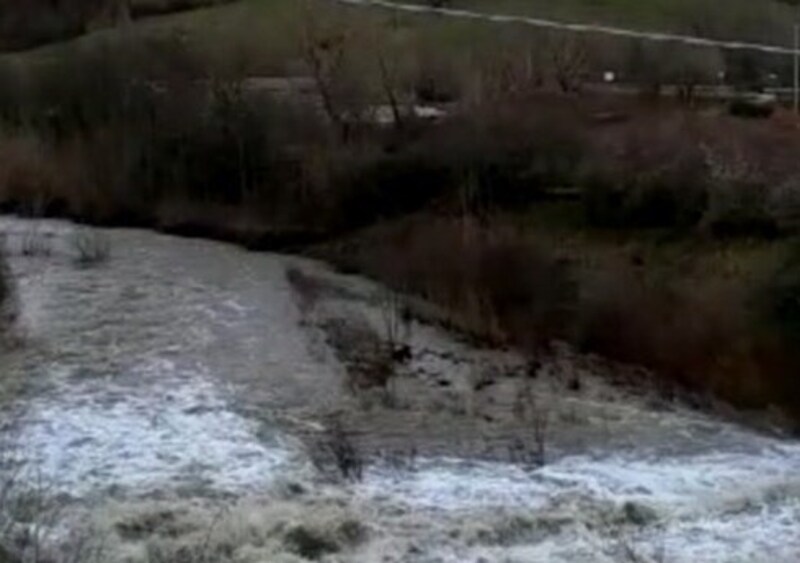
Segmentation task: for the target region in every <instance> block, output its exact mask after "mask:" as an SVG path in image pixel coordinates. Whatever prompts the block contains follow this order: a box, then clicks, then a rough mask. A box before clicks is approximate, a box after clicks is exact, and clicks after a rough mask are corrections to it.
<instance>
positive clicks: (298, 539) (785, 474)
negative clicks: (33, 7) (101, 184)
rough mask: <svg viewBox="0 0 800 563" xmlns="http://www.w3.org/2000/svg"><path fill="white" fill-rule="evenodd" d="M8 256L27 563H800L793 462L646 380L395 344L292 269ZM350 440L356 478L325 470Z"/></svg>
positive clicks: (330, 279) (150, 249)
mask: <svg viewBox="0 0 800 563" xmlns="http://www.w3.org/2000/svg"><path fill="white" fill-rule="evenodd" d="M0 233H2V234H3V235H4V243H5V246H6V251H7V255H8V260H9V263H10V267H11V270H12V272H13V277H14V280H15V285H16V292H17V308H18V313H19V315H18V319H17V322H16V326H15V329H14V337H13V340H14V341H15V342H14V343H12V344H7V345H6V346H5V348H6V349H5V350H4V351H3V352H2V356H0V362H2V363H0V378H2V380H0V385H2V386H3V387H4V389H6V391H5V392H4V393H3V397H4V401H5V404H4V411H3V413H4V415H3V420H2V425H1V426H0V442H1V445H2V447H1V448H0V482H1V483H4V485H3V486H2V487H0V503H2V505H1V506H0V514H2V516H0V532H2V534H3V535H4V536H5V537H7V538H9V539H8V540H7V541H6V544H7V545H12V546H15V547H14V549H16V550H17V551H19V553H20V554H22V556H23V559H24V560H26V561H58V562H61V561H63V562H67V561H69V562H74V563H78V562H79V561H87V562H93V561H110V562H117V561H119V562H122V561H130V562H139V561H143V562H144V561H149V562H155V561H207V562H210V561H237V562H272V561H305V560H321V561H337V562H384V561H385V562H443V563H445V562H446V563H450V562H453V563H457V562H458V563H460V562H495V561H497V562H501V561H502V562H525V563H527V562H539V561H541V562H570V563H571V562H595V561H597V562H612V561H632V562H635V561H658V562H686V563H700V562H748V563H749V562H757V561H763V562H786V563H790V562H797V561H800V443H798V442H797V441H793V440H791V439H789V438H786V437H782V436H781V435H780V434H779V433H777V432H775V433H770V434H767V433H765V432H760V431H756V430H753V429H750V428H747V427H745V426H743V425H741V424H738V423H736V422H733V421H732V419H731V417H727V418H723V417H722V416H720V415H718V414H714V413H713V412H712V410H711V409H709V408H706V407H705V406H698V405H697V404H690V402H687V401H684V400H682V399H680V398H674V399H671V400H666V399H664V398H663V396H661V395H660V394H658V393H655V392H653V391H652V390H650V387H651V386H648V385H646V384H645V382H646V378H647V376H646V374H641V376H640V377H641V381H640V382H639V383H640V385H636V381H635V380H636V377H637V376H636V375H635V374H636V372H635V370H633V371H632V373H633V374H634V376H633V377H631V375H630V374H628V375H627V376H626V377H625V378H621V377H617V376H616V375H617V374H616V373H615V371H614V370H615V369H616V368H614V367H613V366H608V365H604V364H603V363H602V362H600V361H599V360H596V359H590V358H581V357H579V356H577V355H575V354H572V353H570V352H569V351H568V350H560V351H557V352H556V353H554V354H553V355H552V357H548V358H547V359H546V360H544V361H542V363H541V365H535V366H532V365H531V363H530V362H528V361H526V360H525V359H523V358H520V357H517V356H516V355H515V354H514V353H513V352H508V351H496V350H487V349H482V348H478V347H475V346H473V345H471V344H469V343H467V342H465V341H464V340H463V339H460V338H459V337H458V336H457V335H454V334H450V333H448V332H447V331H446V330H444V329H442V328H439V327H438V326H436V325H435V324H432V323H430V322H423V321H421V320H408V321H405V320H404V321H403V323H402V324H403V326H402V330H400V329H399V328H397V326H393V325H397V324H398V323H397V321H396V319H395V318H393V315H394V314H395V311H394V310H393V309H392V307H394V302H395V300H396V299H397V297H396V296H390V295H389V294H388V293H387V292H386V291H385V290H383V289H382V288H380V287H379V286H377V285H376V284H373V283H371V282H369V281H367V280H363V279H360V278H357V277H353V276H344V275H340V274H336V273H334V272H333V271H331V270H330V269H329V268H327V267H326V266H325V265H323V264H319V263H316V262H312V261H308V260H305V259H301V258H297V257H291V256H281V255H276V254H267V253H252V252H247V251H245V250H242V249H239V248H237V247H234V246H231V245H227V244H221V243H216V242H210V241H203V240H189V239H180V238H175V237H170V236H165V235H160V234H155V233H152V232H148V231H143V230H128V229H118V230H117V229H115V230H92V229H88V228H85V227H78V226H75V225H72V224H70V223H66V222H58V221H37V222H31V221H25V220H20V219H16V218H2V219H0ZM87 245H100V246H105V245H108V249H109V255H108V257H107V258H104V259H103V260H102V261H100V260H98V262H97V263H96V264H87V263H81V260H80V254H81V253H82V252H83V251H84V250H83V249H84V247H85V246H87ZM387 296H388V297H387ZM387 339H391V340H393V341H395V340H396V341H402V344H403V345H404V346H406V345H407V346H408V356H409V357H408V358H406V359H404V360H403V362H402V366H398V367H397V373H396V375H395V376H394V377H393V378H392V380H391V382H390V384H388V385H387V386H388V387H389V388H390V392H388V391H383V390H381V391H380V392H376V391H374V390H372V391H364V392H362V391H359V390H354V389H353V386H352V385H351V384H349V383H348V382H349V381H351V379H352V372H353V370H354V369H356V367H357V366H358V365H359V359H358V358H357V357H356V355H355V353H354V352H353V351H354V350H359V349H361V348H364V347H365V346H366V344H367V343H370V342H373V341H374V342H375V343H377V344H375V345H376V346H379V345H380V343H381V342H382V341H385V340H387ZM395 344H396V342H395ZM354 358H355V359H354ZM362 363H363V362H362ZM354 366H356V367H354ZM632 379H633V380H634V381H631V380H632ZM576 382H578V383H576ZM695 403H696V402H695ZM334 426H335V427H336V428H345V429H346V430H347V434H345V435H346V436H348V437H347V441H348V444H347V446H348V447H350V448H351V449H353V450H354V451H355V452H357V456H358V457H359V465H361V464H363V466H364V467H363V470H362V475H361V478H360V479H341V478H337V475H336V473H337V472H336V467H335V464H334V467H333V469H332V468H331V467H330V463H328V465H326V463H327V462H329V461H330V460H327V462H326V459H327V458H326V457H325V456H324V455H321V453H322V452H327V451H328V450H331V451H332V450H333V449H334V448H333V447H332V446H335V444H332V443H331V441H332V440H335V439H336V438H335V434H333V433H331V432H330V429H331V428H332V427H334ZM339 439H340V440H341V437H340V438H339ZM350 442H352V443H350ZM328 457H330V456H328ZM334 458H335V455H334ZM339 477H341V476H339ZM76 553H77V554H78V555H76Z"/></svg>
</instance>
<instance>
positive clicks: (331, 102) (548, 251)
mask: <svg viewBox="0 0 800 563" xmlns="http://www.w3.org/2000/svg"><path fill="white" fill-rule="evenodd" d="M218 10H219V11H211V12H204V13H199V14H195V13H192V14H190V15H188V16H187V15H186V14H184V15H181V16H176V17H175V19H172V20H168V22H167V23H165V21H161V20H158V21H155V20H154V21H148V22H146V23H143V24H141V25H133V26H131V27H130V28H128V29H127V31H126V32H125V33H111V32H108V31H105V32H99V33H97V34H94V35H92V36H89V37H86V38H84V39H82V40H80V41H78V42H74V43H72V44H68V45H65V46H59V47H58V48H54V47H49V48H47V49H44V50H40V51H34V52H31V53H28V54H22V55H14V56H8V57H6V58H4V59H2V60H1V61H0V63H1V64H0V118H2V124H3V125H2V132H1V133H0V203H2V205H3V208H4V209H5V210H6V211H13V212H17V213H21V214H25V215H31V216H42V215H45V216H66V217H72V218H75V219H77V220H80V221H85V222H89V223H100V224H112V225H142V226H150V227H155V228H159V229H163V230H167V231H171V232H177V233H182V234H190V235H203V236H214V237H218V238H226V239H230V240H236V241H238V242H242V243H244V244H246V245H248V246H251V247H253V248H292V249H294V250H298V249H300V250H302V251H304V252H308V253H311V254H314V255H316V256H320V257H323V258H325V259H327V260H330V261H332V262H334V263H335V264H337V265H339V266H341V267H342V268H346V269H348V270H352V271H358V272H362V273H365V274H368V275H370V276H373V277H375V278H377V279H380V280H382V281H385V282H386V283H388V284H390V285H393V286H394V287H395V289H397V290H401V291H407V292H411V293H415V294H418V295H421V296H423V297H425V298H426V299H429V300H431V301H433V302H436V303H438V304H439V305H441V306H443V307H444V308H445V309H446V310H447V311H449V317H450V321H449V322H450V324H451V325H452V326H453V327H456V328H458V329H459V330H462V331H464V332H467V333H469V334H471V335H473V336H474V337H476V338H480V339H482V340H486V341H489V342H491V343H493V344H498V345H513V346H517V347H520V348H521V349H524V350H526V351H527V352H530V353H531V354H539V353H543V352H546V350H547V349H548V346H549V344H550V343H551V342H552V341H554V340H560V341H567V342H569V343H571V344H572V345H574V346H575V347H577V348H579V349H581V350H584V351H586V352H590V353H596V354H599V355H602V356H605V357H608V358H610V359H613V360H617V361H621V362H628V363H633V364H641V365H644V366H646V367H648V368H651V369H653V370H654V371H656V372H657V373H659V374H662V375H663V376H664V381H665V382H668V383H665V389H668V388H670V387H671V386H672V385H674V384H677V385H684V386H689V387H691V388H693V389H696V390H699V391H701V392H707V393H710V394H713V395H716V396H719V397H722V398H723V399H725V400H727V401H730V402H732V403H735V404H737V405H739V406H744V407H752V408H765V407H767V406H770V405H778V406H780V407H781V408H783V409H786V410H787V411H793V412H795V413H800V385H798V383H797V382H796V378H795V376H794V374H795V373H796V371H797V367H798V366H797V362H798V361H800V357H798V355H797V353H796V351H795V349H794V346H793V342H795V340H794V338H795V337H796V333H797V326H798V323H800V311H798V310H796V309H797V307H796V299H797V294H798V292H800V268H798V267H797V263H798V262H797V256H798V251H797V250H796V248H795V247H796V246H797V240H798V238H797V237H798V227H800V223H798V219H800V166H798V164H797V160H796V157H795V155H796V154H797V151H798V150H800V135H798V123H797V121H796V119H795V118H794V117H793V116H791V115H789V114H788V112H784V111H781V110H780V109H779V110H777V111H776V113H775V115H773V116H772V117H771V118H770V119H766V120H742V119H737V118H735V117H733V116H730V115H728V114H727V112H726V111H725V107H724V106H723V105H722V104H719V103H718V102H715V101H713V100H709V99H706V98H703V97H702V96H700V95H699V93H698V92H699V91H701V90H702V88H701V86H703V85H706V84H708V83H713V81H714V80H716V78H715V77H717V76H718V73H719V72H720V69H727V70H729V71H730V73H731V76H738V77H739V78H738V80H741V87H743V88H744V87H747V86H748V85H749V84H752V83H757V82H762V81H766V80H769V79H770V78H769V77H768V76H767V75H768V74H769V72H768V71H771V70H774V71H775V72H777V73H780V72H783V71H784V70H785V63H786V62H787V61H783V60H780V59H769V61H768V63H769V64H767V65H766V66H764V67H763V72H761V71H758V72H756V71H754V72H750V71H752V66H753V64H754V63H756V62H758V61H761V58H759V57H754V58H751V59H748V58H746V57H745V58H742V56H738V58H737V57H731V56H729V55H724V54H722V53H718V52H716V51H696V50H684V49H682V48H676V47H674V46H670V47H669V55H670V56H669V57H668V58H665V57H664V56H663V55H664V52H659V51H657V50H652V49H650V47H649V46H642V45H634V44H630V43H627V42H624V41H618V42H608V40H604V39H598V38H581V39H579V40H576V39H575V38H573V37H565V36H559V35H553V34H542V33H533V32H531V31H530V30H513V31H511V32H509V33H498V32H497V30H496V29H494V28H483V27H480V26H479V25H476V24H474V23H459V24H457V25H456V24H451V23H448V22H445V21H433V22H431V21H430V20H424V19H417V18H414V17H411V16H393V15H390V14H388V13H386V12H375V11H353V10H352V9H347V8H330V7H329V6H328V5H327V4H326V5H324V6H322V5H316V4H314V5H312V4H309V3H302V2H301V3H286V2H275V3H274V4H272V5H270V6H269V7H266V6H264V5H256V3H248V2H245V3H237V4H232V5H230V6H227V7H224V8H219V9H218ZM254 10H255V11H254ZM254 14H258V15H260V16H261V17H263V19H261V20H258V21H257V22H251V23H248V24H247V25H244V26H243V27H237V28H236V29H238V30H239V31H240V33H239V34H238V35H237V37H236V38H235V39H234V38H233V37H232V34H231V33H230V29H231V28H230V26H229V24H231V23H232V22H240V23H241V22H245V21H249V20H253V19H257V18H254V17H253V16H254ZM217 16H221V19H220V18H218V17H217ZM226 18H227V19H226ZM169 22H172V23H169ZM226 22H227V23H226ZM279 28H280V32H277V30H278V29H279ZM255 29H258V30H260V31H261V32H263V31H265V30H271V31H272V32H273V33H266V34H264V33H259V34H258V35H256V34H254V33H251V32H253V30H255ZM225 30H227V31H225ZM204 37H205V39H206V41H208V42H212V41H211V39H213V44H214V46H215V48H214V49H213V53H212V52H211V51H212V50H211V49H209V48H208V44H206V43H204V41H203V38H204ZM256 37H258V39H257V38H256ZM262 37H263V39H262ZM465 38H469V40H470V42H469V45H472V47H470V46H469V45H468V43H467V42H465ZM599 54H602V55H599ZM667 59H668V60H667ZM659 61H661V62H659ZM656 63H658V64H656ZM661 63H663V64H661ZM611 64H616V65H618V66H619V68H623V67H624V68H625V72H626V73H627V80H628V81H627V82H626V89H624V90H623V91H622V92H615V93H611V92H609V91H607V90H605V89H602V88H598V87H597V80H596V79H595V78H593V77H596V76H599V74H600V70H601V69H603V68H607V67H608V65H611ZM759 68H761V67H759ZM747 69H750V71H748V72H744V70H747ZM734 71H735V72H734ZM738 71H741V72H738ZM737 72H738V74H737ZM669 89H675V90H676V91H677V94H676V95H674V96H673V95H672V94H669V93H665V91H667V90H669ZM420 108H423V109H427V110H430V109H431V108H434V109H435V110H436V111H435V112H431V111H428V112H427V113H425V112H424V111H422V110H420ZM426 116H427V117H426ZM431 116H433V117H431ZM434 118H435V119H434ZM120 252H124V249H121V250H120Z"/></svg>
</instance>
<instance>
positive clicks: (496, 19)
mask: <svg viewBox="0 0 800 563" xmlns="http://www.w3.org/2000/svg"><path fill="white" fill-rule="evenodd" d="M334 1H335V2H338V3H340V4H347V5H350V6H359V7H376V8H382V9H386V10H392V11H396V12H398V11H399V12H408V13H414V14H432V15H438V16H444V17H450V18H459V19H467V20H476V21H486V22H490V23H495V24H513V25H528V26H532V27H538V28H544V29H554V30H560V31H569V32H573V33H586V34H600V35H612V36H615V37H627V38H631V39H641V40H645V41H656V42H662V43H683V44H684V45H690V46H694V47H716V48H718V49H723V50H729V51H755V52H760V53H768V54H772V55H794V54H795V49H793V48H790V47H782V46H780V45H768V44H764V43H751V42H747V41H725V40H718V39H709V38H707V37H697V36H692V35H681V34H674V33H659V32H648V31H639V30H635V29H628V28H622V27H612V26H607V25H599V24H583V23H568V22H563V21H558V20H551V19H544V18H534V17H529V16H522V15H512V14H491V13H485V12H475V11H472V10H461V9H455V8H446V7H436V6H429V5H423V4H409V3H403V2H393V1H390V0H334ZM643 1H644V0H643Z"/></svg>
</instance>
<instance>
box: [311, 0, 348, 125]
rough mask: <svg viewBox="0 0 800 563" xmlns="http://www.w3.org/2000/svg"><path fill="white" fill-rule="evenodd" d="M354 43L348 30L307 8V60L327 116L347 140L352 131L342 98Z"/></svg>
mask: <svg viewBox="0 0 800 563" xmlns="http://www.w3.org/2000/svg"><path fill="white" fill-rule="evenodd" d="M323 17H324V16H323ZM350 39H351V34H350V32H349V30H348V29H346V28H344V27H343V26H340V25H337V24H336V23H335V22H331V21H327V22H326V21H321V18H320V16H319V15H318V14H317V13H315V11H314V9H313V8H312V7H311V6H309V5H306V7H305V14H304V18H303V24H302V31H301V47H302V52H303V57H304V59H305V62H306V64H307V65H308V69H309V71H310V72H311V75H312V78H313V79H314V82H315V84H316V87H317V92H318V94H319V96H320V100H321V102H322V108H323V110H324V112H325V114H326V116H327V117H328V119H329V121H330V122H331V124H332V125H333V126H334V127H335V128H336V129H337V131H338V132H339V134H340V135H341V136H342V138H343V139H345V140H346V139H347V137H348V136H349V127H348V122H347V120H346V118H345V111H344V109H343V107H342V106H343V105H344V103H343V101H342V99H341V95H342V90H343V87H342V86H343V85H342V81H343V80H344V79H345V78H344V75H345V63H346V60H345V59H346V55H347V48H348V44H349V41H350Z"/></svg>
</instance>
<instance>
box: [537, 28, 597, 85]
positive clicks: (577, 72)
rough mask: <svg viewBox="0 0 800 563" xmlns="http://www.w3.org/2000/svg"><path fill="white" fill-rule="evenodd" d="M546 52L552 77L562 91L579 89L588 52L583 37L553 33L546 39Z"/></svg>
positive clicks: (584, 72)
mask: <svg viewBox="0 0 800 563" xmlns="http://www.w3.org/2000/svg"><path fill="white" fill-rule="evenodd" d="M547 53H548V58H549V63H550V69H551V73H552V76H553V79H554V80H555V81H556V84H558V87H559V88H560V90H561V91H562V92H564V93H570V92H578V91H580V89H581V86H582V84H583V80H584V78H585V75H586V70H587V67H588V64H589V53H588V50H587V48H586V43H585V41H584V39H583V38H581V37H578V36H575V35H567V34H554V35H551V37H550V40H549V41H548V46H547Z"/></svg>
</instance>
